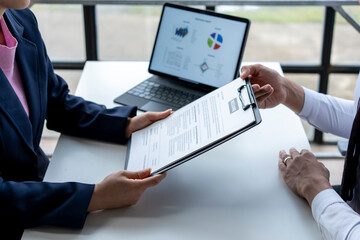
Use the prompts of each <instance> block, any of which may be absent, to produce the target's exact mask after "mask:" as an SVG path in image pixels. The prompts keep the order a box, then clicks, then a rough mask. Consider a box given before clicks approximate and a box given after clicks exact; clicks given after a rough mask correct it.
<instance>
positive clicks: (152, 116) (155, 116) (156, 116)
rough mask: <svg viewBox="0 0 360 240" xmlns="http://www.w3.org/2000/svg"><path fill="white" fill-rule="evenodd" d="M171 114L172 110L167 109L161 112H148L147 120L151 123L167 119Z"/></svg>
mask: <svg viewBox="0 0 360 240" xmlns="http://www.w3.org/2000/svg"><path fill="white" fill-rule="evenodd" d="M171 113H172V109H168V110H166V111H163V112H148V119H149V120H150V121H151V122H155V121H158V120H161V119H164V118H166V117H168V116H169V115H170V114H171Z"/></svg>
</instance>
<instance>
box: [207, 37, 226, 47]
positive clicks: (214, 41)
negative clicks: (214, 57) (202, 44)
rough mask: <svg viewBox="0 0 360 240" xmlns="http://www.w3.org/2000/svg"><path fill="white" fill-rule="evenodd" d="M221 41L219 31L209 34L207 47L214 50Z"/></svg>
mask: <svg viewBox="0 0 360 240" xmlns="http://www.w3.org/2000/svg"><path fill="white" fill-rule="evenodd" d="M222 43H223V37H222V36H221V35H220V34H219V33H212V34H210V37H209V38H208V41H207V44H208V46H209V48H212V49H214V50H217V49H219V48H220V47H221V44H222Z"/></svg>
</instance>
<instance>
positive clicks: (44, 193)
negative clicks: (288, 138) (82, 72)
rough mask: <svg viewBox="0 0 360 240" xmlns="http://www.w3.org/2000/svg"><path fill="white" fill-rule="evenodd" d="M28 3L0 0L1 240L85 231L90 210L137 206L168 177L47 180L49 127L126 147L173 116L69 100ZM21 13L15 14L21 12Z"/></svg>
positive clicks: (136, 174)
mask: <svg viewBox="0 0 360 240" xmlns="http://www.w3.org/2000/svg"><path fill="white" fill-rule="evenodd" d="M28 5H29V0H0V236H1V237H0V238H1V239H3V237H5V238H4V239H16V238H20V237H21V235H22V232H23V229H24V228H29V227H34V226H39V225H44V224H50V225H56V226H62V227H71V228H82V227H83V225H84V222H85V218H86V215H87V213H88V212H89V211H95V210H100V209H109V208H118V207H122V206H127V205H132V204H135V203H136V202H137V201H138V200H139V198H140V196H141V194H142V193H143V192H144V191H145V190H146V189H147V188H148V187H151V186H154V185H157V184H158V183H159V182H160V181H161V180H162V179H163V178H164V177H165V174H162V175H157V176H151V177H149V175H150V169H147V170H144V171H139V172H129V171H120V172H116V173H113V174H111V175H109V176H108V177H106V178H105V179H104V180H103V181H101V182H100V183H98V184H95V185H94V184H83V183H76V182H66V183H46V182H42V180H43V177H44V174H45V171H46V169H47V166H48V164H49V160H48V159H47V157H46V156H45V154H44V152H43V151H42V150H41V148H40V147H39V143H40V139H41V134H42V130H43V128H44V122H45V119H46V120H47V127H48V128H49V129H53V130H55V131H59V132H61V133H64V134H69V135H74V136H80V137H86V138H92V139H97V140H101V141H110V142H115V143H125V142H126V141H127V139H128V138H129V137H130V135H131V134H132V133H133V132H134V131H136V130H139V129H141V128H144V127H146V126H147V125H149V124H151V123H153V122H155V121H157V120H160V119H163V118H165V117H167V116H168V115H169V114H171V110H168V111H165V112H161V113H151V112H149V113H145V114H142V115H140V116H135V114H136V108H135V107H117V108H113V109H106V108H105V107H104V106H101V105H98V104H95V103H92V102H89V101H85V100H84V99H82V98H80V97H76V96H73V95H71V94H69V89H68V86H67V84H66V82H65V81H64V80H63V79H62V78H61V77H60V76H57V75H56V74H55V73H54V70H53V67H52V64H51V61H50V59H49V57H48V56H47V53H46V48H45V45H44V43H43V40H42V38H41V35H40V32H39V29H38V25H37V21H36V18H35V16H34V15H33V13H32V12H31V11H30V10H29V9H27V8H26V7H27V6H28ZM16 9H17V10H16Z"/></svg>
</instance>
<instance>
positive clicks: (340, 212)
mask: <svg viewBox="0 0 360 240" xmlns="http://www.w3.org/2000/svg"><path fill="white" fill-rule="evenodd" d="M311 209H312V214H313V216H314V218H315V221H316V222H317V224H318V225H319V228H320V231H321V234H322V237H323V238H324V239H333V240H354V239H357V240H358V239H360V215H359V214H357V213H356V212H355V211H354V210H352V209H351V208H350V207H349V205H348V204H347V203H346V202H344V200H342V198H341V197H340V196H339V195H338V194H337V193H336V192H335V191H334V190H333V189H326V190H324V191H322V192H320V193H319V194H318V195H316V197H315V198H314V200H313V202H312V204H311Z"/></svg>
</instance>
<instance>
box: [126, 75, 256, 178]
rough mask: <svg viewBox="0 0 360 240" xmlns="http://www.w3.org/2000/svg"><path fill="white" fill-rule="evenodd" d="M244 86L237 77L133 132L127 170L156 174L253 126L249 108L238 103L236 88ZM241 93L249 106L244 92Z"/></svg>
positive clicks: (253, 119) (253, 118)
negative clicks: (146, 170) (163, 117)
mask: <svg viewBox="0 0 360 240" xmlns="http://www.w3.org/2000/svg"><path fill="white" fill-rule="evenodd" d="M244 84H245V81H244V80H242V79H240V78H238V79H236V80H234V81H232V82H231V83H229V84H227V85H225V86H223V87H221V88H219V89H217V90H215V91H213V92H211V93H209V94H207V95H205V96H203V97H202V98H199V99H198V100H196V101H194V102H192V103H190V104H188V105H186V106H184V107H183V108H181V109H179V110H178V111H176V112H174V113H173V114H171V115H170V116H169V117H168V118H166V119H164V120H161V121H158V122H156V123H154V124H152V125H150V126H149V127H147V128H144V129H141V130H139V131H137V132H135V133H133V134H132V137H131V148H130V153H129V159H128V163H127V170H130V171H137V170H142V169H146V168H151V169H152V172H156V171H157V170H159V169H161V168H163V167H165V166H168V165H171V164H172V163H174V162H176V161H178V160H179V159H182V158H183V157H186V156H189V155H191V154H192V153H194V152H195V151H197V150H199V149H201V148H204V147H206V146H208V145H210V144H211V143H213V142H215V141H217V140H219V139H221V138H224V137H226V136H229V135H231V134H232V133H235V132H237V131H239V130H240V129H243V128H244V127H246V126H248V125H249V124H251V123H253V122H254V121H255V116H254V113H253V111H252V109H251V108H249V109H248V110H245V111H244V110H243V109H242V105H241V102H240V100H239V92H238V88H239V87H240V86H241V85H244ZM241 93H242V97H243V99H244V102H245V103H249V96H248V93H247V91H246V89H243V90H242V92H241Z"/></svg>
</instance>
